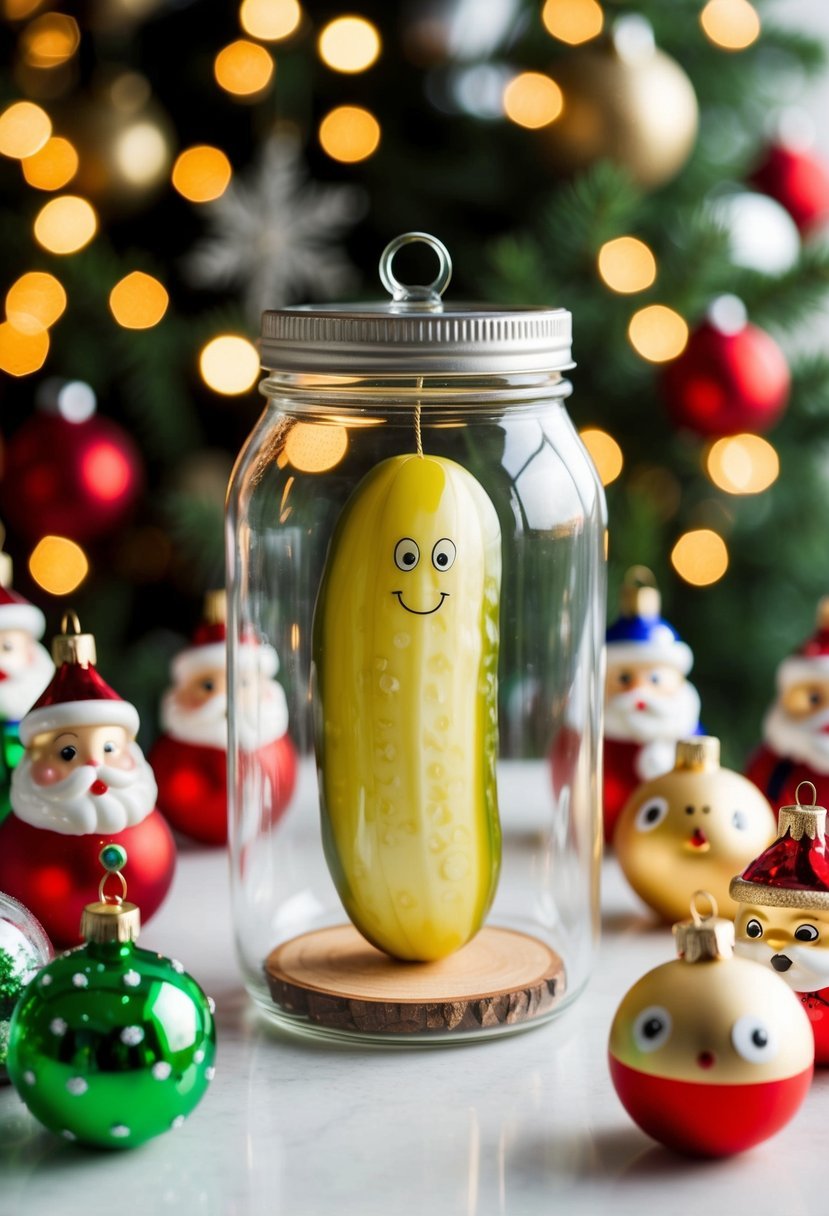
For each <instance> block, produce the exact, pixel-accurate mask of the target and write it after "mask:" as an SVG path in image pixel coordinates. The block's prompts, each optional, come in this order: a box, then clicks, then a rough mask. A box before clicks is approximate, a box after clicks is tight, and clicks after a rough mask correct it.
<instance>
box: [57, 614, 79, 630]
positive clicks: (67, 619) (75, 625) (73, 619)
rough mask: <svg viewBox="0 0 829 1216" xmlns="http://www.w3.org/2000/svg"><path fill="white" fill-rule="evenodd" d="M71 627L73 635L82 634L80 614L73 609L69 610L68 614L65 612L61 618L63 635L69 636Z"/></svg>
mask: <svg viewBox="0 0 829 1216" xmlns="http://www.w3.org/2000/svg"><path fill="white" fill-rule="evenodd" d="M70 626H71V627H72V632H73V633H75V634H79V633H80V632H81V622H80V620H79V618H78V614H77V612H75V611H73V609H71V608H70V609H69V610H68V612H64V614H63V616H62V617H61V622H60V631H61V633H66V634H68V633H69V628H70Z"/></svg>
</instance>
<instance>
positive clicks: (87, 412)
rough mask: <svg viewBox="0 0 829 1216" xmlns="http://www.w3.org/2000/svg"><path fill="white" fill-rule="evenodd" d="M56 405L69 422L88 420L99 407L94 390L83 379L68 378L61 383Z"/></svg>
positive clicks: (62, 416)
mask: <svg viewBox="0 0 829 1216" xmlns="http://www.w3.org/2000/svg"><path fill="white" fill-rule="evenodd" d="M55 405H56V407H57V411H58V413H59V414H60V416H61V418H65V419H66V421H67V422H86V420H87V418H91V417H92V415H93V414H94V413H95V410H96V409H97V406H98V402H97V400H96V398H95V393H94V390H93V389H92V388H91V387H90V385H88V384H87V383H86V382H85V381H83V380H67V381H66V383H65V384H62V385H60V387H59V389H58V392H57V397H56V399H55Z"/></svg>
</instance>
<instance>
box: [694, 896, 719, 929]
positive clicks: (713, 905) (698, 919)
mask: <svg viewBox="0 0 829 1216" xmlns="http://www.w3.org/2000/svg"><path fill="white" fill-rule="evenodd" d="M700 900H706V901H707V902H708V906H709V907H710V909H711V911H710V912H708V913H707V915H705V916H703V914H702V913H701V912H700V910H699V907H698V903H699V901H700ZM719 911H720V910H719V908H718V907H717V901H716V899H715V898H714V896H713V895H712V894H711V892H710V891H695V892H694V894H693V895H692V896H691V916H692V917H693V920H694V924H695V925H697V926H699V925H701V924H702V923H703V921H706V920H714V919H716V917H717V916H718V915H719Z"/></svg>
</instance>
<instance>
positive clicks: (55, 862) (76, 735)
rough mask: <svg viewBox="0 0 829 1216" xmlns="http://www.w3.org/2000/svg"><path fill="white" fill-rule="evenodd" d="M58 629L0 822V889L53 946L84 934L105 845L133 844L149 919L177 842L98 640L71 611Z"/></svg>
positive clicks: (168, 877) (133, 868)
mask: <svg viewBox="0 0 829 1216" xmlns="http://www.w3.org/2000/svg"><path fill="white" fill-rule="evenodd" d="M70 622H71V625H72V627H73V629H74V632H73V633H70V632H69V625H70ZM61 628H62V632H61V633H60V634H59V636H58V637H56V638H55V639H54V642H53V646H52V656H53V658H54V660H55V665H56V668H57V671H56V673H55V676H54V679H53V680H52V682H51V684H50V685H49V687H48V688H47V689H46V691H45V692H44V693H43V694H42V696H41V697H40V698H39V700H38V701H37V702H36V703H35V705H34V707H33V708H32V709H31V710H30V711H29V712H28V713H27V714H26V716H25V717H24V718H23V720H22V721H21V723H20V740H21V742H22V744H23V746H24V748H25V752H24V754H23V757H22V758H21V760H20V763H19V764H18V766H17V768H16V769H15V771H14V774H13V776H12V784H11V804H12V812H13V813H12V814H11V815H9V816H8V818H7V819H6V820H5V822H4V823H3V824H2V825H0V890H4V891H6V892H7V893H8V894H10V895H12V896H14V897H15V898H16V899H19V900H20V901H21V903H23V904H24V905H25V906H26V907H27V908H29V909H30V910H31V911H32V912H33V914H34V915H35V916H36V917H37V918H38V920H39V921H40V922H41V924H42V925H43V927H44V929H45V930H46V932H47V933H48V935H49V937H50V938H51V939H52V940H53V941H54V942H55V944H56V945H60V946H70V945H74V944H76V943H77V942H78V941H79V940H80V936H79V926H80V920H81V913H82V912H83V909H84V906H85V903H86V899H87V896H88V892H89V890H90V887H93V888H94V886H95V884H96V882H97V879H98V873H99V868H98V854H99V853H100V851H101V848H102V847H103V846H104V845H105V844H110V843H116V844H120V845H123V846H124V847H128V848H129V853H130V872H131V876H132V888H133V891H134V892H135V894H136V896H137V897H138V898H139V899H140V902H141V905H142V907H143V909H144V915H145V918H147V917H149V916H151V915H152V914H153V912H155V910H156V909H157V908H158V906H159V905H160V903H161V901H162V900H163V898H164V896H165V895H166V893H167V890H168V888H169V886H170V883H171V882H172V878H173V869H174V867H175V845H174V843H173V838H172V835H171V833H170V829H169V828H168V826H167V824H166V822H165V821H164V819H163V818H162V816H161V815H160V814H159V812H158V811H157V810H156V809H155V798H156V783H155V778H154V777H153V773H152V769H151V768H150V766H149V764H148V763H147V761H146V760H145V759H144V756H143V753H142V752H141V749H140V748H139V747H138V745H137V744H136V742H135V736H136V733H137V731H138V714H137V713H136V711H135V707H134V706H133V705H131V704H130V703H129V702H128V701H124V700H122V699H121V697H119V695H118V693H117V692H115V691H114V690H113V689H112V688H110V686H109V685H108V684H107V683H106V682H105V681H104V680H103V679H102V678H101V676H100V675H99V674H98V672H97V671H96V669H95V661H96V655H95V640H94V638H93V637H92V635H91V634H88V633H81V632H80V625H79V623H78V618H77V617H76V616H75V614H74V613H67V615H66V616H64V618H63V624H62V627H61Z"/></svg>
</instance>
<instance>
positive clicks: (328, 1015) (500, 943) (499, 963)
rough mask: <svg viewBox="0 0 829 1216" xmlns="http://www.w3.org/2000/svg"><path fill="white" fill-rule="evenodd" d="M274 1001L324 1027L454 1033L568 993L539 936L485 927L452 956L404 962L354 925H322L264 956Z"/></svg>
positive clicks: (527, 1015) (548, 1004) (512, 1017)
mask: <svg viewBox="0 0 829 1216" xmlns="http://www.w3.org/2000/svg"><path fill="white" fill-rule="evenodd" d="M265 974H266V976H267V980H268V986H269V987H270V990H271V996H272V997H273V1000H274V1003H275V1004H276V1005H277V1006H279V1008H280V1009H282V1010H284V1012H285V1013H289V1014H292V1015H293V1016H295V1017H306V1018H308V1019H309V1020H310V1021H311V1022H314V1023H316V1024H317V1025H319V1026H326V1027H329V1028H330V1029H335V1030H352V1031H361V1032H362V1033H364V1034H388V1035H407V1034H446V1033H447V1032H455V1033H458V1032H462V1031H469V1030H481V1029H484V1028H490V1027H496V1026H515V1025H518V1024H519V1023H522V1022H529V1021H532V1020H533V1019H534V1018H538V1017H541V1016H542V1015H543V1014H546V1013H549V1011H550V1010H551V1009H552V1008H553V1006H554V1005H556V1004H558V1002H559V1001H560V1000H561V998H562V996H563V995H564V990H565V976H564V964H563V963H562V961H561V959H560V958H559V957H558V955H557V954H555V953H554V952H553V951H552V950H551V949H550V947H549V946H546V945H545V944H544V943H543V942H541V941H539V940H538V938H535V937H530V936H529V935H528V934H526V933H519V932H516V931H515V930H512V929H496V928H490V927H486V928H484V929H482V930H481V931H480V933H478V934H477V936H476V937H474V938H473V939H472V941H471V942H470V943H469V944H468V945H467V946H464V948H463V949H462V950H459V951H458V952H457V953H456V954H453V955H450V957H449V958H445V959H441V960H440V961H439V962H436V963H406V962H400V961H399V960H397V959H393V958H389V956H388V955H387V954H383V952H382V951H381V950H377V949H375V947H374V946H371V945H369V943H368V942H367V941H366V940H365V938H364V937H362V936H361V934H359V933H358V932H357V930H356V929H355V928H354V927H353V926H352V925H336V926H334V927H333V928H330V929H317V930H315V931H314V932H312V933H304V934H303V935H302V936H301V937H295V938H292V939H291V941H288V942H285V943H283V945H281V946H278V947H277V948H276V950H274V951H272V952H271V954H269V955H268V957H267V959H266V960H265Z"/></svg>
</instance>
